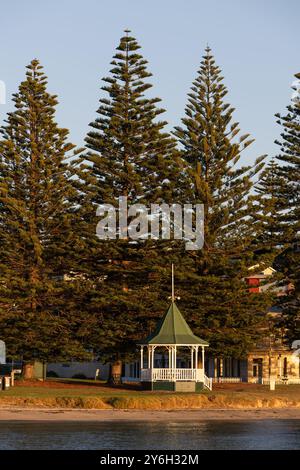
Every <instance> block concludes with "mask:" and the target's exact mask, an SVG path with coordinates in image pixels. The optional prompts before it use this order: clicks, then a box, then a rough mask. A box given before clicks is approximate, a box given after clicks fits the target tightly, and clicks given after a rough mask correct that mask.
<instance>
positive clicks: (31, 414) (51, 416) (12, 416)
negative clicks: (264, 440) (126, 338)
mask: <svg viewBox="0 0 300 470" xmlns="http://www.w3.org/2000/svg"><path fill="white" fill-rule="evenodd" d="M231 419H234V420H249V419H251V420H260V419H300V409H294V408H285V409H280V408H278V409H255V410H254V409H251V410H247V409H244V410H228V409H217V410H170V411H168V410H162V411H150V410H146V411H143V410H78V409H68V410H66V409H36V408H35V409H20V408H6V409H5V408H2V409H0V421H83V422H84V421H99V422H104V421H105V422H107V421H195V422H197V421H206V420H231Z"/></svg>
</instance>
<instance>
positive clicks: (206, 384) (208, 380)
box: [203, 374, 212, 390]
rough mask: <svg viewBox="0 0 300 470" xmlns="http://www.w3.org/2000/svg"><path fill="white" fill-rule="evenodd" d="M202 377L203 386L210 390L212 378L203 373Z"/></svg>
mask: <svg viewBox="0 0 300 470" xmlns="http://www.w3.org/2000/svg"><path fill="white" fill-rule="evenodd" d="M203 378H204V380H203V383H204V387H206V388H208V390H212V379H211V378H209V377H207V376H206V375H205V374H204V376H203Z"/></svg>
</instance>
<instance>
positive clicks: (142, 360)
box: [140, 346, 144, 369]
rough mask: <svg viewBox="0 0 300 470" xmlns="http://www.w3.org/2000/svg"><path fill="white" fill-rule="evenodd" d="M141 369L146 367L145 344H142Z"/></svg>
mask: <svg viewBox="0 0 300 470" xmlns="http://www.w3.org/2000/svg"><path fill="white" fill-rule="evenodd" d="M140 368H141V369H144V346H141V366H140Z"/></svg>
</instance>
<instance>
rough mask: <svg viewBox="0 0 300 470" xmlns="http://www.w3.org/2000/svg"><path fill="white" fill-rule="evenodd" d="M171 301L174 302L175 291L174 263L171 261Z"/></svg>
mask: <svg viewBox="0 0 300 470" xmlns="http://www.w3.org/2000/svg"><path fill="white" fill-rule="evenodd" d="M171 299H172V302H175V293H174V264H173V263H172V297H171Z"/></svg>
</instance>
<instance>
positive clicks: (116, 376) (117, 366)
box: [108, 359, 122, 385]
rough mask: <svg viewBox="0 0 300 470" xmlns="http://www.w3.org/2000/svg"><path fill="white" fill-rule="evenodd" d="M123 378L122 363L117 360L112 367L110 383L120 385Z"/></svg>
mask: <svg viewBox="0 0 300 470" xmlns="http://www.w3.org/2000/svg"><path fill="white" fill-rule="evenodd" d="M121 377H122V361H121V360H120V359H117V360H116V361H115V362H113V363H112V364H111V366H110V376H109V379H108V382H109V383H110V384H111V385H120V384H121Z"/></svg>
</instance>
